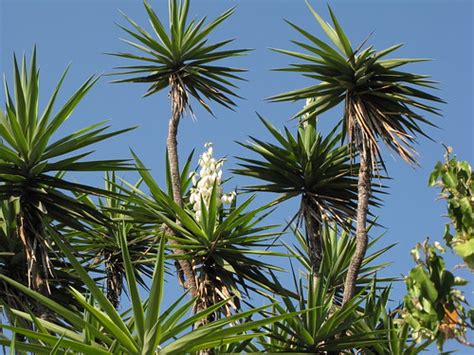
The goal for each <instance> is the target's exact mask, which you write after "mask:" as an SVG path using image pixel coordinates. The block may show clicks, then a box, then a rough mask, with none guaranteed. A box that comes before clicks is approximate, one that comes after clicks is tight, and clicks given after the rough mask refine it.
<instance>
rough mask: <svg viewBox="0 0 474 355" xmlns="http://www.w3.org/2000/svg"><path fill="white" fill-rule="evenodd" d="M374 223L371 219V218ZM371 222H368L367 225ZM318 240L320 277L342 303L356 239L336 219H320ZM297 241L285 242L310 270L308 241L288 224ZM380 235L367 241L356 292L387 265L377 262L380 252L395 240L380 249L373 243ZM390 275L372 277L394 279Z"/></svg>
mask: <svg viewBox="0 0 474 355" xmlns="http://www.w3.org/2000/svg"><path fill="white" fill-rule="evenodd" d="M374 223H375V222H374ZM372 226H373V224H372V225H371V227H372ZM320 228H321V231H320V232H319V234H320V236H321V243H322V245H323V248H322V249H323V253H322V262H321V267H320V273H321V277H322V278H324V280H325V282H326V283H327V285H328V286H327V288H328V290H329V291H330V292H332V291H333V290H335V294H334V300H335V302H336V303H337V304H341V303H342V295H343V291H344V287H343V286H344V280H345V278H346V275H347V270H348V268H349V264H350V262H351V260H352V258H353V256H354V253H355V250H356V242H355V239H354V238H353V236H352V233H351V232H349V231H347V230H345V229H343V228H340V227H338V226H337V224H336V223H334V222H333V223H328V222H324V223H322V224H321V227H320ZM292 231H293V234H294V236H295V238H296V241H297V244H296V245H294V246H289V245H287V246H286V247H287V248H288V250H289V252H290V254H292V255H293V256H294V258H296V259H297V260H298V261H299V263H300V264H301V265H302V266H303V271H304V273H305V274H306V275H309V274H310V273H311V272H312V267H311V261H310V258H309V256H308V255H309V254H310V253H309V248H310V247H309V245H308V242H307V240H306V238H305V236H304V234H303V233H302V232H301V230H300V229H299V228H292ZM382 237H383V235H380V236H378V237H376V238H374V239H373V240H371V241H370V242H369V244H368V248H367V251H368V253H367V255H366V256H365V257H364V260H363V261H362V265H361V269H360V272H359V275H360V276H359V278H358V279H357V284H356V292H357V293H359V292H361V291H363V290H364V289H366V288H367V286H368V285H369V284H370V283H372V282H373V280H374V276H375V275H376V274H377V273H378V272H379V271H381V270H382V269H385V268H386V267H387V266H389V265H390V263H389V262H384V263H383V262H380V261H378V259H380V258H381V257H382V256H383V255H385V254H386V253H387V252H389V251H390V250H391V249H392V248H393V247H394V246H395V244H391V245H388V246H385V247H382V248H380V249H378V248H377V249H376V246H377V244H378V243H379V241H380V239H381V238H382ZM396 280H397V279H396V278H393V277H383V278H382V277H379V276H377V277H376V281H377V282H378V283H388V282H394V281H396Z"/></svg>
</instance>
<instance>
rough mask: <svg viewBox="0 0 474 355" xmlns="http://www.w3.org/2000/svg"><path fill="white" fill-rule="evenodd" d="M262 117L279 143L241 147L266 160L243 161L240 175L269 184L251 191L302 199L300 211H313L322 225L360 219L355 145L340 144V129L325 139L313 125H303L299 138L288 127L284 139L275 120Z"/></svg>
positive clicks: (282, 197)
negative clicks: (357, 216)
mask: <svg viewBox="0 0 474 355" xmlns="http://www.w3.org/2000/svg"><path fill="white" fill-rule="evenodd" d="M259 118H260V120H261V121H262V123H263V124H264V125H265V127H266V128H267V130H268V131H269V132H270V134H271V135H272V136H273V138H275V140H276V141H277V142H278V144H274V143H266V142H263V141H261V140H259V139H256V138H253V137H251V139H252V142H251V144H245V143H240V144H241V145H242V146H243V147H245V148H247V149H248V150H249V151H250V152H253V153H255V154H257V155H258V157H259V158H260V160H256V159H249V158H244V157H239V158H238V159H239V160H240V161H241V163H239V166H240V168H239V169H236V170H234V172H235V173H237V174H240V175H244V176H250V177H253V178H257V179H260V180H262V181H263V182H266V183H262V184H259V185H252V186H247V187H246V189H247V190H248V191H266V192H275V193H278V194H279V195H280V196H279V197H278V199H277V200H276V202H282V201H284V200H287V199H290V198H293V197H296V196H301V207H300V213H304V212H305V211H307V210H308V209H311V214H312V215H313V216H314V218H315V219H316V220H318V221H319V222H320V223H321V222H322V221H323V220H333V221H337V222H338V223H339V224H346V222H347V221H348V220H350V219H351V218H354V216H355V211H356V208H357V172H358V169H359V166H358V164H351V157H350V153H349V151H350V148H349V146H347V145H343V146H340V144H339V142H340V141H341V137H342V135H341V133H339V132H337V129H338V127H336V128H334V130H333V131H332V132H330V133H329V134H328V135H327V136H326V137H324V136H323V135H322V134H321V133H319V132H318V131H317V130H316V127H315V122H314V121H312V122H310V124H308V125H306V126H305V125H300V126H299V127H298V132H297V135H296V136H295V135H293V134H292V133H291V132H290V131H289V130H288V129H287V128H285V135H282V134H281V133H280V132H279V131H278V130H277V129H276V128H275V127H274V126H273V125H272V124H271V123H270V122H269V121H267V120H266V119H264V118H263V117H260V116H259Z"/></svg>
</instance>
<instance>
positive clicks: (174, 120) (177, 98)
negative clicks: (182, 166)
mask: <svg viewBox="0 0 474 355" xmlns="http://www.w3.org/2000/svg"><path fill="white" fill-rule="evenodd" d="M170 86H171V91H170V97H171V106H172V116H171V119H170V121H169V125H168V138H167V142H166V146H167V151H168V159H169V165H170V173H171V187H172V191H173V200H174V202H176V204H177V205H178V206H180V207H183V197H182V195H181V177H180V173H179V160H178V141H177V136H178V126H179V120H180V118H181V115H182V114H183V112H184V109H185V108H186V102H187V101H186V100H187V99H186V93H185V92H183V90H184V88H182V86H181V85H179V82H178V78H176V77H174V76H171V78H170ZM176 222H178V223H179V221H178V220H177V221H176ZM168 232H169V233H173V231H172V230H171V229H169V228H168ZM170 242H171V243H172V244H175V243H176V242H174V241H173V240H170ZM173 252H174V253H175V254H177V255H183V254H185V251H184V250H181V249H174V251H173ZM178 263H179V267H180V270H178V275H179V273H180V272H181V271H182V272H183V274H184V276H185V283H184V286H185V288H186V289H187V290H188V291H189V292H190V293H191V295H192V296H193V297H196V296H197V295H198V288H197V283H196V277H195V274H194V269H193V266H192V263H191V262H190V261H189V260H179V261H178Z"/></svg>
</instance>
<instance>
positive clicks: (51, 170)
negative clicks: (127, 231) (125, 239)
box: [0, 50, 131, 294]
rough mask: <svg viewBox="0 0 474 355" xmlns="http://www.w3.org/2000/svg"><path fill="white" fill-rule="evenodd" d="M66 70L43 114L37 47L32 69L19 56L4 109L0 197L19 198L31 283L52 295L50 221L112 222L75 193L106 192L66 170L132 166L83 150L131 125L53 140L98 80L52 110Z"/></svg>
mask: <svg viewBox="0 0 474 355" xmlns="http://www.w3.org/2000/svg"><path fill="white" fill-rule="evenodd" d="M66 72H67V70H66V71H65V72H64V74H63V75H62V77H61V79H60V81H59V83H58V85H57V86H56V88H55V90H54V92H53V94H52V96H51V98H50V100H49V102H48V104H47V106H46V108H45V109H44V111H43V113H40V112H39V111H38V103H39V70H38V68H37V65H36V50H33V53H32V56H31V61H30V66H29V69H28V68H27V62H26V58H25V57H24V58H23V62H22V65H21V68H20V67H19V66H18V63H17V60H16V58H15V57H14V65H13V81H14V99H13V98H12V96H11V94H10V89H9V86H8V84H7V82H6V81H5V85H4V86H5V111H3V110H0V138H1V143H0V156H1V159H0V200H1V201H6V200H17V201H18V204H19V207H18V213H17V215H16V224H17V236H18V238H19V239H20V241H21V243H22V247H23V251H24V253H25V259H26V263H27V278H28V284H29V286H30V287H31V288H33V289H34V290H36V291H39V292H40V293H43V294H47V293H50V290H49V286H48V282H47V280H48V278H49V277H51V276H52V274H53V270H52V267H51V261H50V257H49V254H48V250H49V248H50V245H51V240H50V239H49V236H48V233H46V230H45V227H46V225H47V224H49V223H51V222H52V221H57V222H60V223H62V224H64V225H68V226H72V227H77V228H80V227H81V223H80V221H81V220H88V221H94V222H96V223H101V224H104V223H107V218H106V217H105V216H103V215H102V214H101V213H99V212H98V211H96V210H94V209H92V208H90V207H89V206H87V205H85V204H83V203H81V202H80V201H77V200H76V199H75V198H73V197H71V195H70V194H71V193H79V192H80V193H88V194H93V195H97V194H102V193H106V192H105V191H103V190H101V189H97V188H95V187H92V186H88V185H83V184H79V183H75V182H71V181H68V180H66V179H65V178H64V172H69V171H74V172H86V171H101V170H122V169H130V168H131V166H130V165H129V164H128V163H127V162H126V161H124V160H84V158H85V157H86V156H88V155H90V154H91V151H86V152H84V151H81V149H82V148H89V146H90V145H92V144H93V143H96V142H99V141H103V140H105V139H107V138H109V137H112V136H115V135H118V134H120V133H122V132H125V131H128V129H126V130H122V131H115V132H107V133H106V132H104V131H105V130H106V129H107V128H108V127H107V126H104V125H103V124H95V125H92V126H89V127H86V128H84V129H81V130H79V131H77V132H74V133H72V134H70V135H67V136H64V137H62V138H59V139H57V138H54V139H53V135H54V134H55V133H57V130H58V129H59V128H60V127H61V125H62V124H63V123H64V122H65V121H66V120H67V119H68V118H69V117H70V115H71V114H72V113H73V111H74V109H75V107H76V106H77V105H78V104H79V103H80V101H81V100H82V98H83V97H84V95H86V93H87V92H88V91H89V90H90V89H91V88H92V86H93V85H94V83H95V82H96V81H97V80H98V78H96V77H94V76H92V77H90V78H89V79H88V80H87V81H86V82H85V83H84V84H83V85H82V86H81V87H80V88H79V89H78V90H77V91H76V92H75V93H74V94H73V95H72V96H71V97H70V98H69V99H68V101H67V102H66V103H65V104H64V106H62V107H60V108H59V109H57V110H56V113H54V114H53V109H54V105H55V102H56V98H57V96H58V93H59V90H60V88H61V84H62V82H63V80H64V77H65V75H66Z"/></svg>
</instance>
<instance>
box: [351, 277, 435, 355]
mask: <svg viewBox="0 0 474 355" xmlns="http://www.w3.org/2000/svg"><path fill="white" fill-rule="evenodd" d="M391 290H392V288H391V285H388V286H386V287H382V288H380V286H378V280H377V279H376V278H375V277H374V278H373V279H372V282H371V284H370V289H369V290H368V292H367V298H366V300H365V304H364V305H363V306H362V307H359V309H358V310H357V312H358V313H359V314H360V315H363V318H362V319H361V320H360V321H359V322H357V323H355V324H354V329H355V331H356V332H360V333H364V332H368V333H370V332H371V331H373V330H376V331H377V332H378V334H377V336H380V335H382V337H383V339H384V340H385V339H386V340H387V341H381V342H376V341H374V342H373V343H372V345H371V346H370V347H368V348H367V349H366V352H367V353H368V354H399V355H402V354H419V353H421V352H422V351H424V350H425V349H426V348H427V347H428V346H429V345H430V344H432V342H433V341H431V340H424V341H417V340H416V339H415V338H414V337H413V328H411V327H410V326H409V325H408V324H407V323H405V322H404V321H403V319H402V317H401V310H402V307H401V305H398V306H397V307H395V308H394V309H392V310H390V309H389V308H388V307H389V301H390V294H391ZM375 339H376V338H375Z"/></svg>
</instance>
